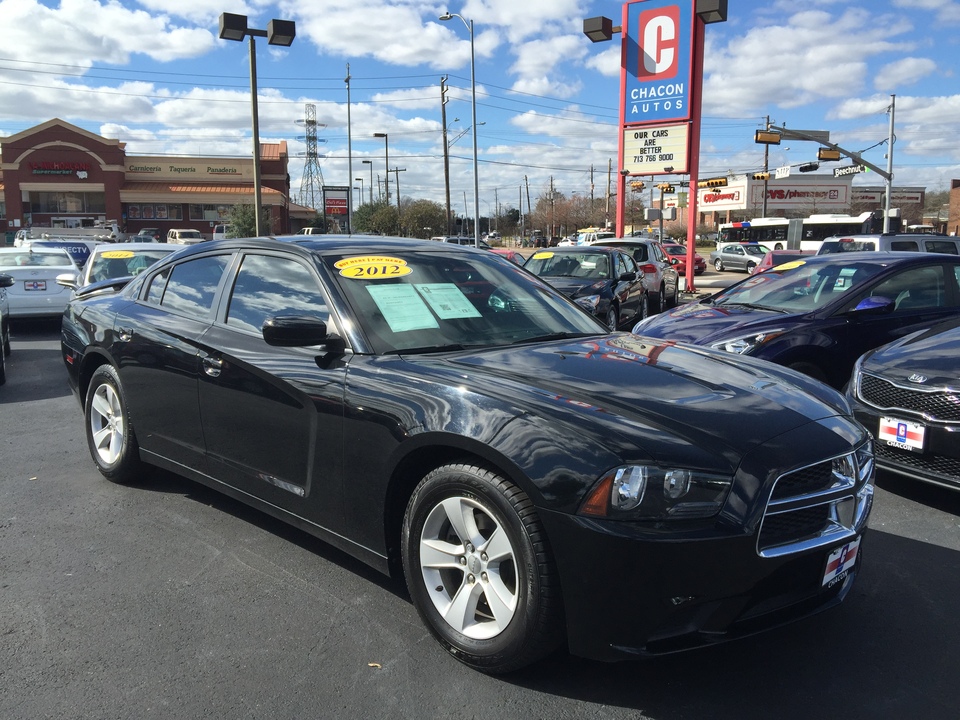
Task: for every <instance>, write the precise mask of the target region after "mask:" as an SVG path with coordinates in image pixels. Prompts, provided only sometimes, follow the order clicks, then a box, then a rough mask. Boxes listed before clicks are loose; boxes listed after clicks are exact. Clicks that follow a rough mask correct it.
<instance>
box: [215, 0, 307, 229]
mask: <svg viewBox="0 0 960 720" xmlns="http://www.w3.org/2000/svg"><path fill="white" fill-rule="evenodd" d="M296 35H297V24H296V23H295V22H293V21H292V20H271V21H270V22H269V23H267V29H266V30H257V29H256V28H251V27H247V16H246V15H237V14H235V13H220V39H221V40H236V41H238V42H239V41H242V40H243V38H245V37H249V38H250V109H251V115H252V118H253V122H252V125H253V127H252V130H253V218H254V223H256V230H255V232H256V234H257V235H259V234H260V215H261V214H262V212H263V208H262V204H263V198H262V191H261V188H260V117H259V111H258V105H257V48H256V43H255V42H254V38H255V37H265V38H267V44H269V45H280V46H282V47H290V45H292V44H293V39H294V38H295V37H296ZM268 230H269V229H268Z"/></svg>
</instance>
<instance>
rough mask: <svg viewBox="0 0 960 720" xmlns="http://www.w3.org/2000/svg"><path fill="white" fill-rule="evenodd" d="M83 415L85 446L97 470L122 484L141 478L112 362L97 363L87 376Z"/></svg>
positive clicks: (131, 434)
mask: <svg viewBox="0 0 960 720" xmlns="http://www.w3.org/2000/svg"><path fill="white" fill-rule="evenodd" d="M83 415H84V420H85V423H84V424H85V425H86V428H87V446H88V447H89V449H90V455H91V457H92V458H93V462H94V464H95V465H96V466H97V470H99V471H100V474H101V475H103V476H104V477H105V478H106V479H107V480H110V481H111V482H115V483H119V484H122V485H125V484H128V483H131V482H133V481H134V480H137V479H139V478H141V477H142V476H143V470H144V466H143V463H142V462H141V461H140V448H139V445H138V444H137V437H136V435H135V434H134V432H133V424H132V423H131V422H130V414H129V413H128V412H127V404H126V400H125V399H124V393H123V386H122V385H121V383H120V376H119V375H118V374H117V371H116V369H115V368H114V367H113V366H112V365H101V366H100V367H99V368H97V369H96V371H95V372H94V373H93V377H92V378H90V385H89V387H88V388H87V399H86V402H85V403H84V410H83Z"/></svg>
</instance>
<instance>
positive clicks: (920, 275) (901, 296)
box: [871, 265, 945, 312]
mask: <svg viewBox="0 0 960 720" xmlns="http://www.w3.org/2000/svg"><path fill="white" fill-rule="evenodd" d="M943 280H944V277H943V267H942V266H940V265H931V266H927V267H919V268H910V269H909V270H904V271H903V272H901V273H897V274H896V275H894V276H893V277H891V278H888V279H887V280H884V281H883V282H882V283H880V284H879V285H878V286H877V287H876V288H875V289H874V291H873V292H872V293H871V295H874V296H876V295H881V296H883V297H887V298H890V299H891V300H893V302H894V312H897V311H902V312H906V311H909V310H925V309H930V308H940V307H943V306H944V304H945V298H944V283H943Z"/></svg>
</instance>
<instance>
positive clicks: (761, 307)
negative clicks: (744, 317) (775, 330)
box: [720, 302, 790, 314]
mask: <svg viewBox="0 0 960 720" xmlns="http://www.w3.org/2000/svg"><path fill="white" fill-rule="evenodd" d="M720 304H721V305H728V306H735V307H745V308H750V309H751V310H769V311H770V312H778V313H787V314H789V313H790V311H789V310H784V309H783V308H775V307H769V306H767V305H758V304H757V303H745V302H726V303H720Z"/></svg>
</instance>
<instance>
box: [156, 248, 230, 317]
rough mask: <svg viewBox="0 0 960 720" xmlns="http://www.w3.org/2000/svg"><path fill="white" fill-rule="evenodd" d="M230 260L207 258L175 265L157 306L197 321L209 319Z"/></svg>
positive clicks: (226, 258) (217, 257)
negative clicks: (191, 316) (189, 316)
mask: <svg viewBox="0 0 960 720" xmlns="http://www.w3.org/2000/svg"><path fill="white" fill-rule="evenodd" d="M229 258H230V256H229V255H209V256H207V257H202V258H197V259H196V260H187V261H186V262H182V263H180V264H179V265H174V266H173V269H172V270H171V272H170V279H169V280H168V281H167V288H166V290H165V291H164V293H163V300H162V301H161V303H160V304H161V305H163V307H165V308H171V309H173V310H179V311H181V312H184V313H186V314H188V315H193V316H194V317H197V318H206V317H208V316H209V314H210V310H211V309H212V308H213V300H214V298H215V297H216V295H217V286H218V285H219V284H220V278H221V277H223V270H224V268H226V266H227V260H228V259H229ZM152 289H153V287H152V285H151V290H152Z"/></svg>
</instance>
